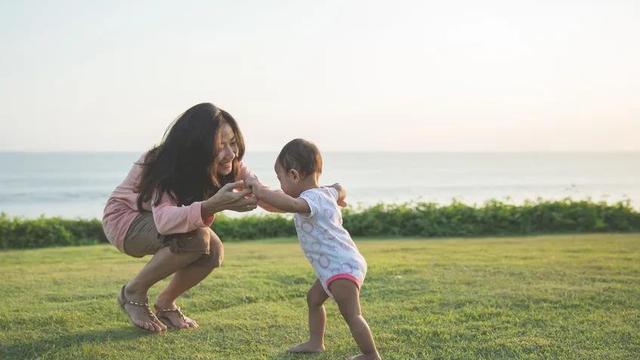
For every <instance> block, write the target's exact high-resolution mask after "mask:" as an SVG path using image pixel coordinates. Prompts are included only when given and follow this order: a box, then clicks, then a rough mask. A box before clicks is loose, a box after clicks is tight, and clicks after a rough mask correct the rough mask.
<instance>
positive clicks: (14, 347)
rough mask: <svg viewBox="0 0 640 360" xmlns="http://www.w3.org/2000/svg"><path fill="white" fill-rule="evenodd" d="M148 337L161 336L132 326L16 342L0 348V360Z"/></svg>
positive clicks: (38, 355) (37, 356)
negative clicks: (77, 346) (72, 347)
mask: <svg viewBox="0 0 640 360" xmlns="http://www.w3.org/2000/svg"><path fill="white" fill-rule="evenodd" d="M148 336H162V335H161V334H155V333H151V332H148V331H145V330H142V329H138V328H134V327H132V326H129V327H126V328H116V329H102V330H91V331H87V332H83V333H71V334H60V335H55V336H50V337H47V338H44V339H38V340H31V341H29V340H25V341H17V342H14V343H10V344H3V345H2V346H0V358H2V359H21V358H29V357H35V358H40V357H42V356H44V355H49V354H52V353H54V352H56V351H60V350H63V351H64V349H66V348H69V347H71V346H76V345H86V344H102V343H105V342H120V341H128V340H135V339H139V338H142V337H148Z"/></svg>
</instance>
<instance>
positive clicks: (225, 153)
mask: <svg viewBox="0 0 640 360" xmlns="http://www.w3.org/2000/svg"><path fill="white" fill-rule="evenodd" d="M219 134H220V138H219V139H220V141H219V142H218V154H217V156H216V162H217V163H218V167H217V169H216V172H217V173H218V175H222V176H224V175H229V174H230V173H231V171H232V170H233V159H235V158H236V156H238V143H237V142H236V135H235V134H234V133H233V129H232V128H231V126H229V124H226V123H224V124H222V125H221V126H220V130H219Z"/></svg>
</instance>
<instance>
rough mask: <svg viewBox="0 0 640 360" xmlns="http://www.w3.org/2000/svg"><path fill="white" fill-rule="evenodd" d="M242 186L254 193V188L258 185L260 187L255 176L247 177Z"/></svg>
mask: <svg viewBox="0 0 640 360" xmlns="http://www.w3.org/2000/svg"><path fill="white" fill-rule="evenodd" d="M244 185H245V186H246V187H247V188H249V189H251V191H255V188H256V187H258V185H260V182H259V181H258V177H257V176H255V175H252V176H247V177H246V178H245V179H244Z"/></svg>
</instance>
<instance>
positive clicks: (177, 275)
mask: <svg viewBox="0 0 640 360" xmlns="http://www.w3.org/2000/svg"><path fill="white" fill-rule="evenodd" d="M243 155H244V141H243V138H242V133H241V132H240V129H239V128H238V125H237V124H236V122H235V120H234V119H233V117H231V115H229V114H228V113H227V112H225V111H223V110H220V109H218V108H216V107H215V106H214V105H212V104H209V103H203V104H198V105H195V106H193V107H192V108H190V109H189V110H187V111H186V112H185V113H184V114H182V115H181V116H180V117H179V118H178V119H177V120H176V121H175V122H174V123H173V125H172V126H171V127H170V128H169V129H168V130H167V132H166V133H165V136H164V139H163V141H162V143H161V144H160V145H158V146H156V147H154V148H152V149H151V150H150V151H148V152H146V153H145V154H143V155H142V156H141V157H140V159H139V160H138V161H137V162H136V163H135V164H134V165H133V167H132V169H131V170H130V171H129V174H128V175H127V177H126V178H125V179H124V181H123V182H122V184H120V185H119V186H118V187H116V189H115V190H114V191H113V193H112V194H111V196H110V198H109V200H108V201H107V205H106V207H105V210H104V216H103V219H102V224H103V228H104V231H105V234H106V235H107V239H109V241H110V242H111V243H112V244H113V245H115V246H116V247H117V248H118V249H119V250H120V251H121V252H124V253H125V254H127V255H130V256H134V257H142V256H145V255H153V257H152V258H151V260H150V261H149V262H148V263H147V264H146V265H145V266H144V267H143V268H142V270H141V271H140V272H139V273H138V274H137V275H136V276H135V277H134V278H133V279H131V281H129V282H128V283H127V284H126V285H124V286H123V287H122V289H121V290H120V294H119V296H118V302H119V304H120V306H121V307H122V309H123V310H124V311H125V312H126V313H127V315H128V316H129V319H130V320H131V322H132V323H133V324H134V325H136V326H138V327H140V328H142V329H146V330H149V331H153V332H159V331H163V330H166V329H167V327H171V328H197V327H198V324H197V323H196V322H195V321H194V320H193V319H191V318H189V317H187V316H185V315H184V314H183V313H182V311H181V310H180V308H179V307H178V306H177V305H176V303H175V301H176V298H177V297H178V296H180V295H181V294H183V293H184V292H185V291H187V290H188V289H190V288H192V287H193V286H195V285H197V284H198V283H200V282H201V281H202V280H203V279H204V278H206V277H207V275H209V274H210V273H211V271H212V270H213V269H214V268H216V267H218V266H220V264H221V263H222V260H223V257H224V249H223V246H222V242H221V241H220V238H219V237H218V235H216V233H215V232H214V231H213V230H212V229H211V228H210V225H211V224H212V223H213V222H214V219H215V214H216V213H217V212H219V211H222V210H234V211H249V210H253V209H255V208H256V205H257V199H256V198H255V196H253V194H252V193H251V191H250V190H249V189H246V188H245V187H244V181H243V180H244V179H245V178H248V177H253V175H252V174H251V172H249V170H248V169H247V168H246V166H245V165H244V164H243V162H242V157H243ZM171 274H173V278H172V279H171V281H170V282H169V284H168V286H167V287H166V288H165V289H164V290H162V291H161V292H160V293H159V295H158V298H157V299H156V302H155V310H156V311H155V313H154V312H152V311H151V309H150V307H149V304H148V299H147V292H148V290H149V288H151V287H152V286H153V285H154V284H155V283H157V282H158V281H160V280H162V279H164V278H166V277H167V276H169V275H171Z"/></svg>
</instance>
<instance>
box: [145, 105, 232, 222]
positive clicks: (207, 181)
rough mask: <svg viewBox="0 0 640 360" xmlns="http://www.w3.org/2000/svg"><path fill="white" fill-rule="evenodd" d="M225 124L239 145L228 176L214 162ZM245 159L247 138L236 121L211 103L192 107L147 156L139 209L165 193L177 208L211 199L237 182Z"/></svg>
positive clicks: (154, 201)
mask: <svg viewBox="0 0 640 360" xmlns="http://www.w3.org/2000/svg"><path fill="white" fill-rule="evenodd" d="M223 124H228V125H229V126H230V127H231V129H232V130H233V132H234V135H235V138H236V143H237V145H238V154H237V156H236V157H235V159H233V170H232V171H231V173H229V174H228V175H226V176H220V175H219V174H218V173H217V170H216V169H217V168H218V163H217V161H216V160H215V159H216V156H217V154H218V149H217V142H218V139H219V136H220V134H219V130H220V127H221V126H222V125H223ZM243 156H244V139H243V137H242V133H241V132H240V128H239V127H238V124H237V123H236V121H235V119H234V118H233V117H232V116H231V115H229V113H227V112H226V111H224V110H221V109H218V108H217V107H215V106H214V105H213V104H210V103H202V104H198V105H195V106H193V107H192V108H190V109H189V110H187V111H185V112H184V114H182V115H180V117H178V119H177V120H176V121H174V123H173V124H172V125H171V126H170V127H169V128H168V129H167V131H166V132H165V134H164V138H163V140H162V143H161V144H160V145H158V146H155V147H154V148H152V149H151V150H150V151H149V152H148V153H147V156H146V157H145V159H144V163H143V164H142V166H143V170H142V176H141V179H140V182H139V183H138V188H137V191H138V193H139V194H138V201H137V203H138V204H137V205H138V210H139V211H142V210H143V208H142V204H143V203H145V202H147V201H150V200H153V203H154V205H157V204H158V203H159V201H160V198H161V197H162V194H164V193H167V194H168V195H169V196H171V197H172V198H173V199H174V200H175V201H176V203H177V204H178V205H189V204H191V203H193V202H194V201H202V200H205V199H207V198H209V197H210V196H212V195H213V194H215V193H216V192H217V191H218V190H219V189H220V188H221V187H222V186H223V185H224V184H227V183H229V182H233V181H234V180H235V178H236V176H237V173H238V162H239V161H240V160H242V157H243ZM154 194H156V195H155V197H154ZM152 197H154V198H153V199H152Z"/></svg>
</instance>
